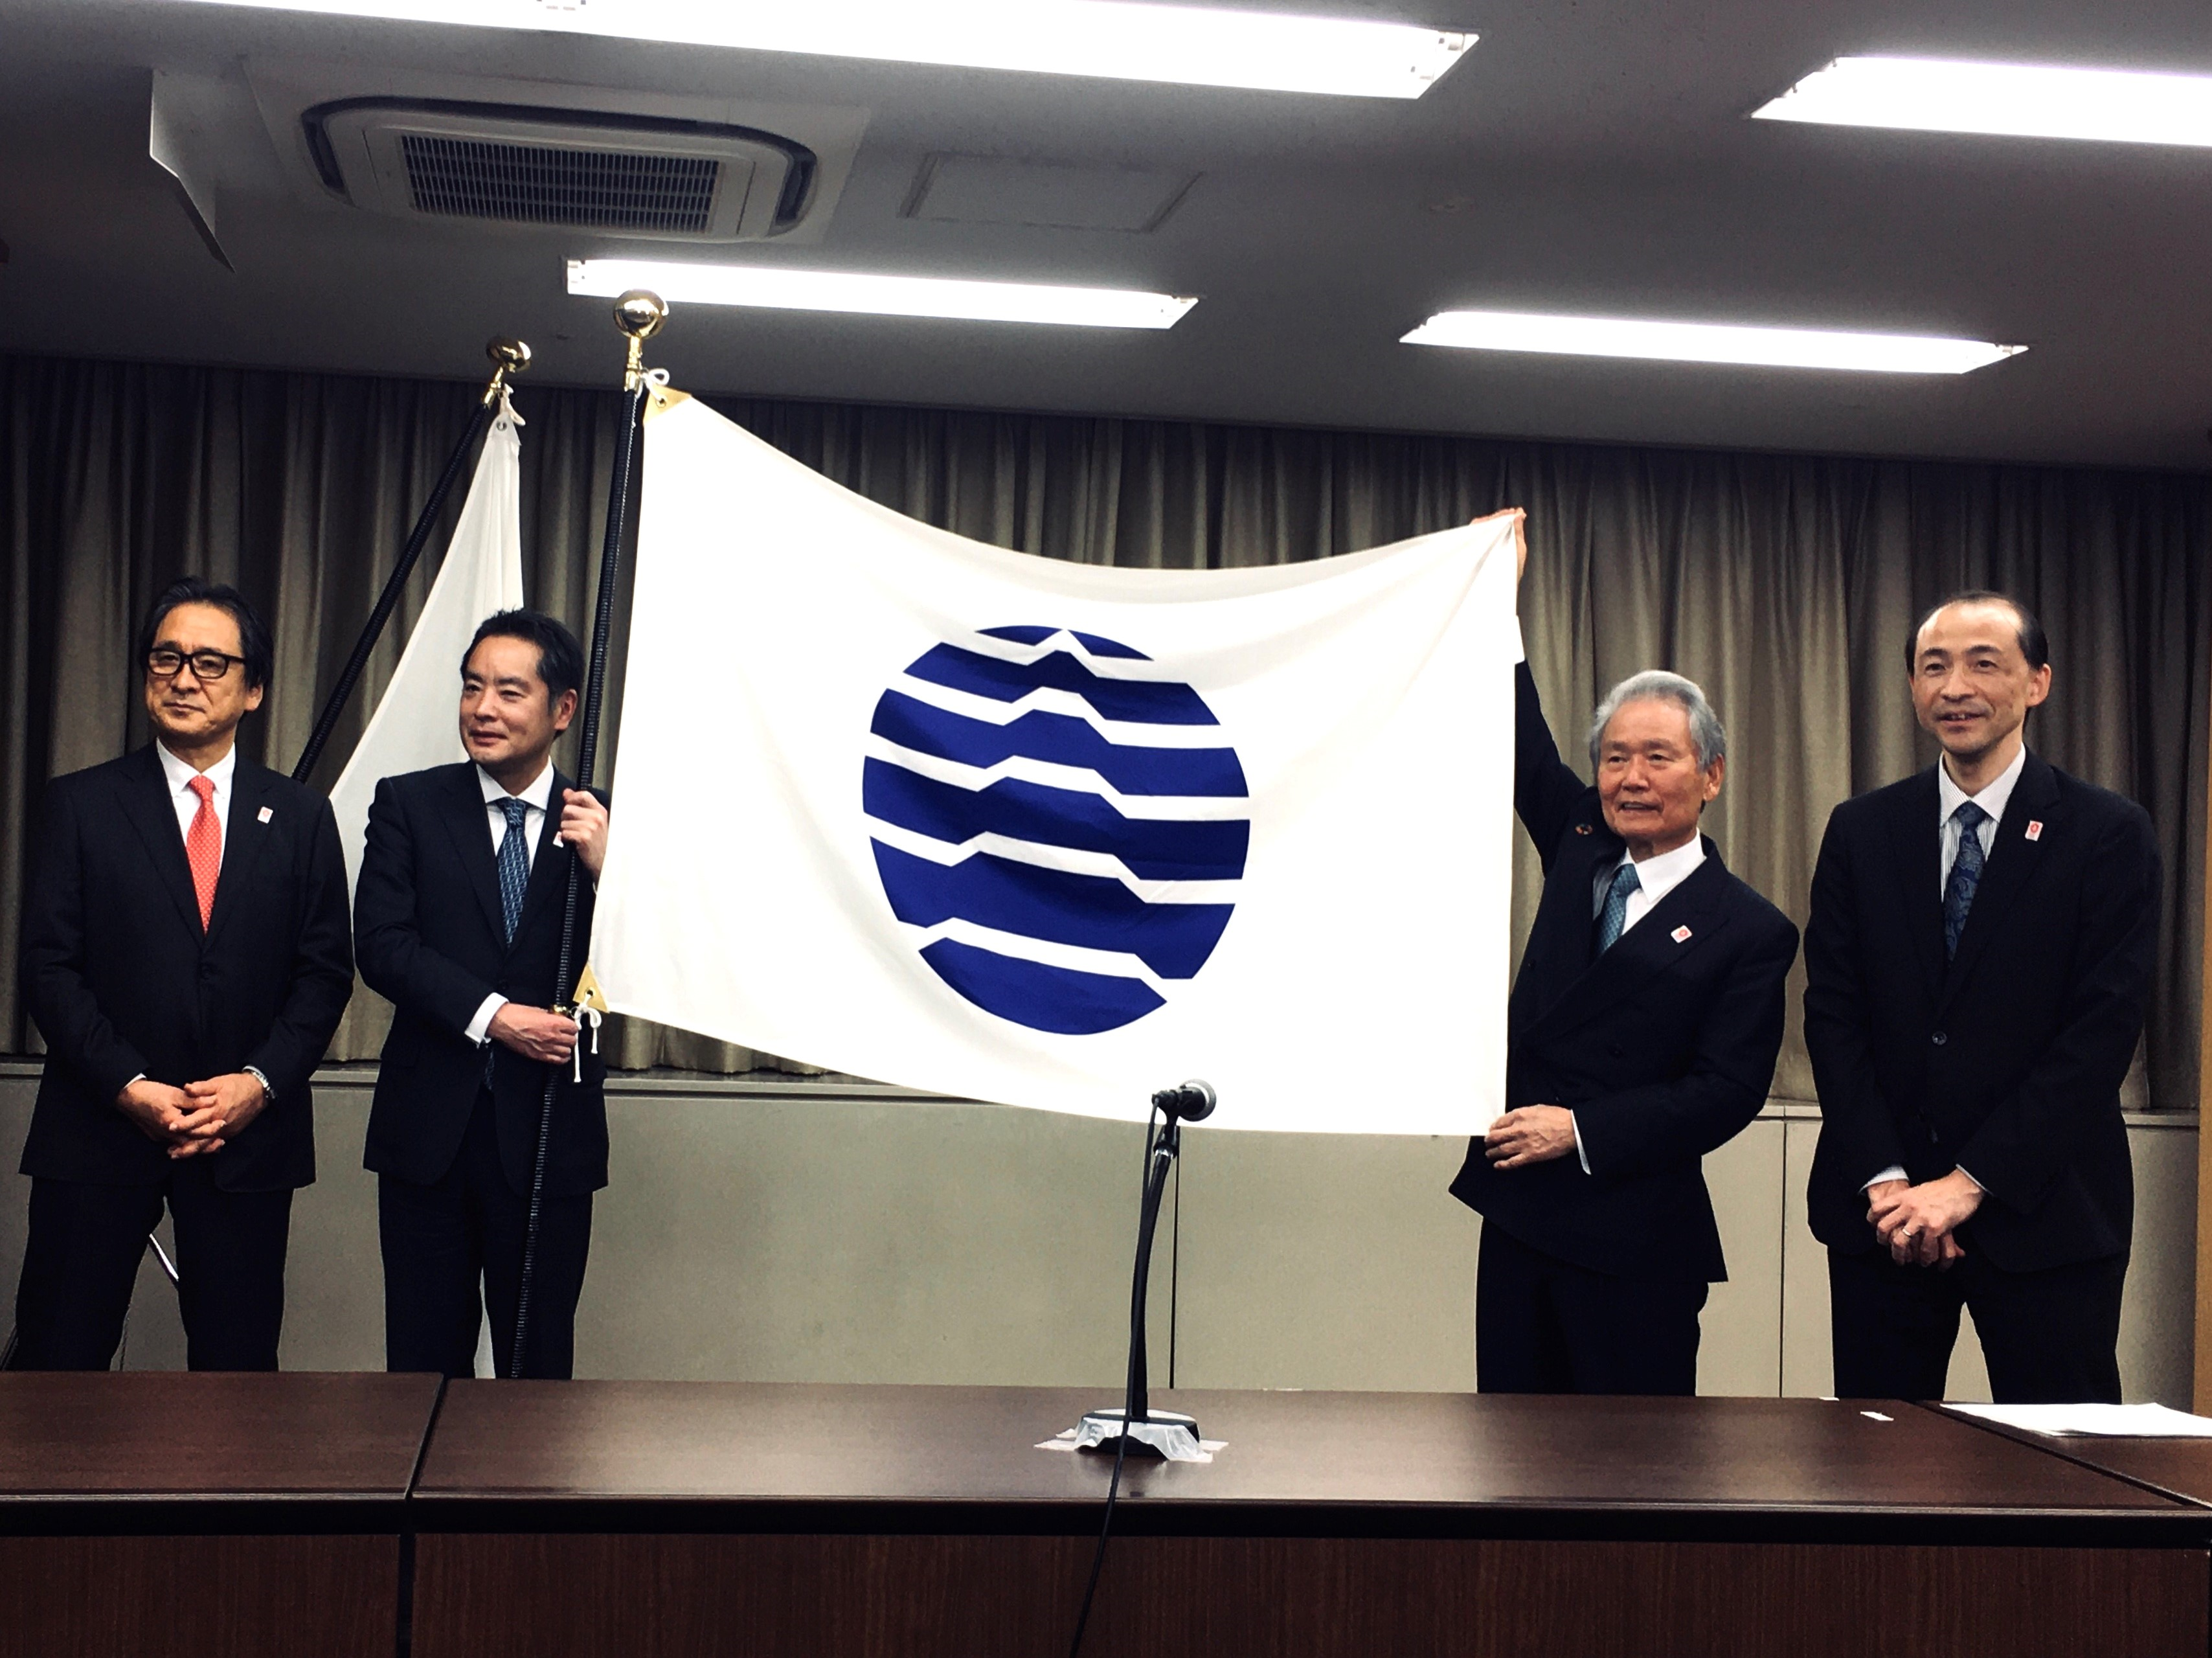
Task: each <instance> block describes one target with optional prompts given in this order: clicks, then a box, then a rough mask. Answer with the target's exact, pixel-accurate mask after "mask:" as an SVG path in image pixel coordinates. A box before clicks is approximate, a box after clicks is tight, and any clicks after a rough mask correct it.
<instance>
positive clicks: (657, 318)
mask: <svg viewBox="0 0 2212 1658" xmlns="http://www.w3.org/2000/svg"><path fill="white" fill-rule="evenodd" d="M667 320H668V306H667V302H665V301H664V300H663V299H662V298H661V297H660V296H659V295H658V294H656V293H653V291H651V290H649V289H644V288H633V289H631V290H629V292H628V293H627V294H624V295H623V296H622V297H621V298H620V299H618V300H617V301H616V302H615V326H616V327H617V328H619V329H621V330H622V331H623V333H625V334H627V335H628V336H629V363H628V364H627V365H626V366H625V367H624V368H623V390H624V391H625V392H634V391H635V390H636V389H637V388H638V383H639V382H640V381H642V380H643V379H644V378H645V342H646V341H647V340H648V339H651V338H653V336H654V335H655V334H657V333H659V332H660V325H661V324H662V323H664V322H665V321H667Z"/></svg>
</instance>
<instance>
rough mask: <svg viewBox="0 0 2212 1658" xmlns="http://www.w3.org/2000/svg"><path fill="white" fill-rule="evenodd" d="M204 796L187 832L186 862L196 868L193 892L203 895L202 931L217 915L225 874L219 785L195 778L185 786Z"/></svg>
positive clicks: (193, 874)
mask: <svg viewBox="0 0 2212 1658" xmlns="http://www.w3.org/2000/svg"><path fill="white" fill-rule="evenodd" d="M185 787H186V788H187V789H191V791H192V793H194V794H195V795H198V796H199V797H200V809H199V810H198V812H197V813H196V814H193V817H192V826H191V828H189V829H187V830H185V861H186V862H187V863H190V864H191V866H192V891H193V892H195V893H197V894H198V895H199V900H200V930H201V931H202V932H205V931H206V930H207V924H208V917H210V916H212V915H213V914H214V913H215V881H216V876H217V875H221V874H222V820H220V819H218V818H217V817H216V814H215V784H214V783H212V782H211V781H210V780H209V779H208V778H206V777H194V778H193V779H192V780H191V782H190V783H186V784H185Z"/></svg>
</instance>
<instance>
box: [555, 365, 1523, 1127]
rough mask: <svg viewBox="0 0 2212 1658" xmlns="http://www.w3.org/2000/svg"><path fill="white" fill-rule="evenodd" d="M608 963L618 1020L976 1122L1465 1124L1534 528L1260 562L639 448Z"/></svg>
mask: <svg viewBox="0 0 2212 1658" xmlns="http://www.w3.org/2000/svg"><path fill="white" fill-rule="evenodd" d="M645 444H646V457H645V473H644V477H645V482H644V491H645V493H644V500H643V518H642V526H641V531H640V542H639V550H638V555H637V570H636V594H635V607H634V609H633V611H632V615H631V622H630V641H629V667H628V671H627V672H628V677H627V679H626V680H625V683H624V688H623V719H622V741H621V751H620V753H621V767H620V776H619V777H617V779H616V791H615V807H614V818H613V823H612V827H611V831H610V835H609V845H608V857H607V863H606V869H605V875H603V877H602V879H601V881H600V883H599V906H598V920H597V923H596V928H595V931H594V934H593V937H592V964H593V966H594V968H595V970H596V972H597V973H598V976H599V983H600V984H601V986H602V987H603V988H604V990H605V993H606V996H607V998H608V1000H609V1002H610V1003H611V1005H612V1006H613V1007H614V1008H615V1009H616V1010H617V1011H619V1012H623V1013H627V1014H635V1015H640V1016H641V1017H644V1018H647V1019H652V1020H657V1021H661V1022H663V1023H665V1024H670V1025H675V1026H678V1027H684V1028H685V1029H689V1030H693V1031H699V1032H702V1033H706V1034H708V1035H710V1036H714V1037H719V1038H721V1039H725V1040H728V1041H732V1042H738V1043H743V1044H744V1045H748V1046H751V1047H756V1048H762V1049H765V1050H767V1051H770V1052H774V1053H778V1054H782V1055H785V1056H787V1057H788V1058H794V1059H799V1060H803V1061H806V1062H808V1063H811V1064H817V1065H823V1066H827V1067H829V1068H831V1069H833V1070H842V1071H847V1072H850V1073H853V1074H854V1075H857V1076H865V1077H871V1078H874V1079H876V1080H878V1081H881V1082H893V1083H899V1084H902V1085H907V1086H910V1087H915V1088H926V1089H929V1090H932V1091H933V1092H936V1093H939V1094H951V1095H957V1096H961V1097H965V1098H971V1099H978V1100H999V1101H1004V1102H1007V1103H1010V1104H1014V1105H1022V1106H1043V1107H1048V1108H1050V1109H1054V1110H1059V1111H1069V1112H1084V1113H1087V1114H1091V1115H1095V1116H1101V1117H1115V1118H1131V1119H1141V1118H1142V1117H1143V1116H1144V1115H1145V1114H1146V1110H1147V1108H1148V1103H1149V1100H1150V1096H1151V1094H1152V1092H1153V1091H1154V1090H1155V1089H1157V1088H1164V1087H1167V1086H1170V1085H1173V1084H1175V1083H1178V1082H1182V1081H1183V1080H1184V1079H1185V1078H1188V1077H1202V1078H1204V1079H1206V1080H1207V1081H1209V1082H1212V1084H1213V1085H1214V1087H1215V1088H1216V1089H1217V1091H1218V1094H1219V1097H1220V1101H1221V1104H1220V1107H1219V1109H1218V1112H1217V1113H1216V1114H1215V1116H1214V1117H1213V1119H1212V1122H1213V1123H1215V1124H1218V1125H1225V1126H1229V1127H1241V1128H1260V1129H1286V1130H1308V1131H1312V1130H1340V1131H1358V1132H1363V1133H1376V1132H1395V1133H1407V1134H1441V1133H1454V1134H1460V1133H1467V1132H1469V1131H1474V1130H1479V1129H1480V1127H1481V1126H1482V1125H1485V1124H1486V1123H1488V1122H1489V1121H1490V1120H1491V1119H1492V1118H1493V1117H1494V1116H1495V1115H1496V1114H1497V1113H1498V1111H1499V1109H1501V1101H1502V1099H1503V1094H1504V1055H1505V998H1506V989H1507V984H1506V978H1507V966H1508V963H1507V956H1508V948H1509V946H1508V936H1507V935H1508V920H1507V914H1508V902H1509V893H1510V879H1511V876H1510V839H1509V837H1510V832H1511V814H1512V801H1511V794H1512V782H1511V780H1512V758H1513V664H1514V663H1515V661H1516V660H1518V657H1519V655H1520V644H1519V634H1518V631H1517V628H1516V623H1515V619H1514V608H1513V603H1514V585H1515V571H1514V539H1515V533H1516V522H1517V517H1516V515H1511V514H1504V515H1498V516H1497V517H1495V518H1491V519H1486V520H1484V521H1481V522H1480V523H1477V524H1474V525H1472V526H1469V527H1467V528H1464V529H1457V530H1452V531H1449V532H1446V533H1442V534H1437V535H1429V536H1424V537H1421V538H1419V539H1416V540H1412V541H1406V542H1402V543H1400V544H1399V545H1397V546H1389V547H1379V548H1376V549H1375V550H1374V551H1372V552H1363V553H1358V554H1355V555H1352V556H1351V557H1347V558H1331V559H1327V560H1323V561H1321V562H1317V563H1313V564H1296V565H1289V566H1282V567H1277V568H1271V569H1265V570H1200V571H1185V570H1115V569H1101V568H1097V567H1093V566H1089V565H1083V564H1069V563H1063V562H1060V561H1057V560H1053V559H1048V558H1036V557H1034V556H1031V555H1029V554H1024V553H1018V552H1006V551H1005V550H1004V549H1001V548H998V547H992V546H984V545H982V544H981V543H978V542H975V541H969V540H966V539H963V538H962V537H959V536H957V535H952V534H948V533H945V532H944V531H941V530H936V529H932V528H930V527H927V526H926V525H923V524H920V523H916V522H915V521H913V520H911V519H908V518H905V517H902V516H901V515H898V514H897V513H895V512H892V511H890V509H887V508H884V507H880V506H878V505H876V504H874V503H872V502H869V501H867V500H865V499H863V498H862V497H860V496H857V495H854V494H853V493H851V492H850V491H847V490H844V489H842V488H840V487H839V486H838V485H835V484H832V483H830V482H829V480H827V479H823V478H822V477H820V476H819V475H817V474H816V473H814V472H810V471H809V470H807V469H806V468H805V466H801V465H799V463H798V462H796V461H794V460H790V459H788V458H787V457H786V456H784V455H783V454H780V453H778V452H777V451H776V450H775V449H773V448H770V447H769V446H768V445H767V444H765V443H763V442H760V441H759V440H758V439H757V438H755V437H753V436H750V434H748V433H746V432H745V431H744V430H741V429H739V428H738V427H737V426H736V425H733V424H732V423H730V422H729V421H727V420H726V419H724V418H722V417H721V416H720V415H718V414H716V413H715V412H714V411H713V410H711V409H709V408H708V407H707V406H706V405H703V404H701V403H698V402H696V401H692V400H690V399H684V397H683V395H682V394H681V393H662V394H661V395H660V396H659V398H658V399H656V404H655V409H654V412H653V414H652V415H651V416H650V417H649V418H648V423H647V428H646V439H645Z"/></svg>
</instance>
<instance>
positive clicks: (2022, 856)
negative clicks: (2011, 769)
mask: <svg viewBox="0 0 2212 1658" xmlns="http://www.w3.org/2000/svg"><path fill="white" fill-rule="evenodd" d="M2057 802H2058V782H2057V778H2056V777H2053V776H2052V775H2051V768H2050V766H2048V765H2045V763H2044V762H2043V761H2042V760H2041V759H2038V758H2037V757H2036V756H2035V755H2034V754H2033V753H2030V754H2029V755H2028V757H2027V765H2024V766H2022V767H2021V773H2020V781H2019V782H2018V783H2015V784H2014V785H2013V791H2012V798H2011V799H2010V800H2008V801H2007V802H2005V814H2004V816H2003V817H2002V818H2001V819H1999V820H1997V829H1996V836H1995V838H1993V839H1992V840H1991V842H1990V856H1989V862H1988V863H1987V864H1986V865H1985V866H1984V868H1983V870H1982V878H1981V881H1980V882H1979V883H1978V885H1977V886H1976V887H1975V888H1974V902H1973V905H1972V907H1971V908H1970V909H1969V910H1968V911H1966V929H1965V930H1964V931H1962V932H1961V933H1960V935H1959V953H1958V954H1957V955H1955V956H1954V957H1953V958H1952V959H1951V964H1950V972H1948V974H1947V975H1946V976H1945V977H1944V979H1943V990H1942V998H1941V1003H1949V1001H1950V999H1951V998H1952V997H1954V996H1955V995H1957V994H1958V992H1959V987H1960V985H1962V984H1965V983H1966V980H1967V978H1968V977H1969V976H1970V975H1971V974H1972V972H1973V970H1974V964H1975V963H1976V962H1978V961H1979V960H1981V958H1982V955H1983V954H1984V952H1985V951H1987V949H1988V948H1989V943H1990V936H1991V935H1992V934H1994V933H1995V932H1996V930H1997V925H1998V923H2000V922H2002V920H2003V919H2004V914H2005V911H2007V910H2008V909H2009V908H2011V907H2012V904H2013V900H2014V899H2017V898H2018V897H2019V896H2020V895H2021V892H2022V891H2023V890H2024V889H2025V888H2026V887H2027V883H2028V881H2030V879H2032V878H2033V875H2034V874H2035V871H2036V869H2038V868H2039V866H2040V865H2041V863H2042V861H2043V838H2044V836H2045V835H2046V834H2047V833H2049V832H2051V829H2052V827H2053V826H2054V824H2053V818H2054V816H2055V810H2054V808H2056V807H2057ZM2031 823H2033V824H2036V825H2038V826H2039V827H2038V829H2037V831H2036V838H2035V839H2033V840H2030V839H2029V838H2027V826H2028V825H2029V824H2031ZM2059 827H2061V828H2062V830H2063V826H2059ZM1939 913H1940V909H1939Z"/></svg>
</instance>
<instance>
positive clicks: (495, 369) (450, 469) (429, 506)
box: [292, 339, 530, 783]
mask: <svg viewBox="0 0 2212 1658" xmlns="http://www.w3.org/2000/svg"><path fill="white" fill-rule="evenodd" d="M484 355H485V356H486V357H489V358H490V359H491V362H492V370H491V383H490V384H489V385H488V386H486V387H484V394H483V401H482V402H480V403H479V404H477V408H476V412H475V413H473V414H471V416H470V417H469V424H468V429H467V430H465V431H464V432H462V434H461V441H460V442H458V443H456V444H455V445H454V446H453V454H452V455H451V456H450V457H449V458H448V459H447V462H446V469H445V471H443V472H440V473H439V474H438V482H437V484H436V485H435V487H434V488H433V489H432V490H431V491H430V498H429V499H428V501H426V502H424V503H422V514H421V515H420V516H418V517H417V518H416V520H415V527H414V529H413V530H412V531H411V532H410V533H409V535H408V537H407V545H406V546H405V547H404V548H403V549H401V551H400V554H399V562H398V564H395V565H394V566H392V575H391V576H390V577H389V578H388V579H387V580H386V582H385V583H384V591H383V592H382V593H380V594H377V597H376V608H375V609H374V610H372V611H370V612H369V613H368V623H367V625H365V626H363V627H362V631H361V637H360V638H358V639H356V640H355V641H354V646H353V655H350V656H349V657H347V658H346V664H345V667H343V669H342V670H340V672H339V674H338V682H337V684H336V685H334V686H331V694H330V695H329V697H327V698H325V699H324V702H323V710H322V712H321V713H319V714H318V715H317V716H315V728H314V730H313V732H311V733H309V735H308V737H307V747H305V748H303V749H301V751H300V760H299V764H298V765H295V766H294V767H293V768H292V781H293V782H295V783H305V782H307V779H308V777H310V776H312V775H313V772H314V770H315V762H316V761H317V760H319V759H322V757H323V749H324V747H325V745H327V744H328V743H329V741H330V740H331V732H332V731H334V730H336V729H337V722H338V716H339V715H341V714H343V712H345V705H346V704H347V703H348V702H349V701H351V700H352V698H353V692H354V687H355V686H357V685H359V684H360V683H361V676H362V670H363V669H364V668H366V667H368V657H369V653H370V652H371V651H373V650H374V649H376V642H377V640H378V639H380V638H381V637H383V635H384V625H385V624H386V622H388V621H390V620H391V619H392V612H393V611H394V610H396V609H397V608H398V606H399V595H400V594H402V593H403V592H404V591H405V590H406V587H407V578H408V577H409V576H411V575H413V574H414V573H415V566H416V564H420V563H421V562H422V550H423V548H424V547H426V546H428V545H429V541H430V531H431V528H432V527H434V526H435V524H436V523H437V521H438V516H439V515H440V514H441V512H443V511H444V510H445V506H446V497H447V496H449V495H451V494H452V493H453V485H454V484H455V482H456V481H457V480H458V479H459V478H460V475H461V468H462V466H463V465H464V463H465V462H466V461H467V460H468V458H469V457H470V456H471V454H475V453H476V451H477V447H478V446H479V444H481V442H483V435H484V433H485V432H486V431H487V430H489V428H490V425H491V423H492V418H493V417H494V416H495V415H496V414H497V413H498V412H499V406H500V394H501V393H502V392H504V391H505V390H506V389H507V376H508V375H519V374H520V373H521V372H522V371H523V370H524V369H527V368H528V367H529V366H530V348H529V346H527V345H526V344H523V343H522V342H521V341H520V340H519V339H495V340H493V341H492V342H491V343H490V344H488V345H486V346H485V347H484Z"/></svg>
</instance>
